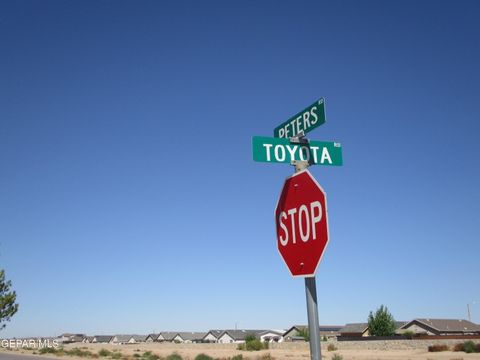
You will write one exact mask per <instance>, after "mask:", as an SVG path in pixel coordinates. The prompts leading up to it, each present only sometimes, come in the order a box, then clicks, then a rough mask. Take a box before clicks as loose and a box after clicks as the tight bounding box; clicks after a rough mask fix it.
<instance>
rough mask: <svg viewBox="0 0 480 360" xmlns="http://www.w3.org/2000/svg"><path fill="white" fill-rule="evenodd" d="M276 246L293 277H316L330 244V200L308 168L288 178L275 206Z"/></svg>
mask: <svg viewBox="0 0 480 360" xmlns="http://www.w3.org/2000/svg"><path fill="white" fill-rule="evenodd" d="M275 223H276V228H277V246H278V251H279V252H280V255H281V256H282V258H283V260H284V261H285V263H286V264H287V267H288V269H289V270H290V272H291V273H292V275H293V276H314V275H315V270H316V269H317V266H318V264H319V263H320V259H321V258H322V254H323V252H324V250H325V247H326V246H327V244H328V220H327V199H326V195H325V192H324V191H323V189H322V187H321V186H320V184H319V183H318V182H317V181H316V180H315V179H314V178H313V176H312V175H311V174H310V172H309V171H308V170H303V171H301V172H298V173H296V174H294V175H293V176H291V177H289V178H287V180H285V184H284V185H283V189H282V192H281V194H280V198H279V199H278V203H277V207H276V208H275Z"/></svg>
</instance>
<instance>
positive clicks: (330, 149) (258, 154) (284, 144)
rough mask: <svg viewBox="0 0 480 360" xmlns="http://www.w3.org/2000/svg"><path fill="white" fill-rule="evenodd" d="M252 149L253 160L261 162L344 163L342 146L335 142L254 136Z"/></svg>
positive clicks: (332, 164)
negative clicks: (303, 141) (302, 141)
mask: <svg viewBox="0 0 480 360" xmlns="http://www.w3.org/2000/svg"><path fill="white" fill-rule="evenodd" d="M252 149H253V160H255V161H260V162H277V163H291V162H292V161H294V160H296V161H308V162H309V163H310V164H312V165H330V166H340V165H342V163H343V160H342V147H341V145H340V144H339V143H335V142H326V141H310V142H308V143H291V142H290V140H289V139H279V138H271V137H264V136H254V137H253V138H252Z"/></svg>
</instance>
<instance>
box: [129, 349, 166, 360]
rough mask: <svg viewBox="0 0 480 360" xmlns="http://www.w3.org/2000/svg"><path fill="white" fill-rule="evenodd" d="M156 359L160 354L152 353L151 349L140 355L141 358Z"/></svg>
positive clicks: (143, 359)
mask: <svg viewBox="0 0 480 360" xmlns="http://www.w3.org/2000/svg"><path fill="white" fill-rule="evenodd" d="M135 355H138V354H135ZM135 355H134V356H135ZM158 359H160V356H158V355H156V354H154V353H152V352H151V351H145V352H144V353H143V355H142V360H158Z"/></svg>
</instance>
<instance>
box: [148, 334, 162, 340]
mask: <svg viewBox="0 0 480 360" xmlns="http://www.w3.org/2000/svg"><path fill="white" fill-rule="evenodd" d="M158 335H159V334H148V335H147V336H146V337H145V340H147V339H148V338H151V339H152V340H157V338H158Z"/></svg>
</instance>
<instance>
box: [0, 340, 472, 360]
mask: <svg viewBox="0 0 480 360" xmlns="http://www.w3.org/2000/svg"><path fill="white" fill-rule="evenodd" d="M281 345H285V346H279V347H278V348H277V347H276V348H273V349H269V350H262V351H255V352H249V351H239V350H237V349H236V345H234V344H171V343H163V344H162V343H153V344H134V345H110V344H69V345H66V346H65V349H66V350H69V349H72V348H83V349H84V350H87V349H88V350H90V351H91V352H93V353H98V351H99V350H101V349H107V350H110V351H119V352H121V353H122V355H123V356H125V357H129V358H132V359H133V355H134V354H140V355H141V354H143V353H144V352H146V351H151V352H153V353H154V354H157V355H159V356H162V357H166V356H168V355H170V354H172V353H177V354H179V355H181V356H182V357H183V359H185V360H194V359H195V356H197V355H198V354H201V353H203V354H207V355H210V356H212V357H214V358H218V359H228V358H231V357H232V356H235V355H238V354H242V356H243V359H245V360H270V359H275V360H295V359H303V360H305V359H309V358H310V353H309V348H308V344H300V346H299V345H295V346H289V345H290V344H281ZM3 351H7V350H3ZM12 353H13V352H12ZM14 353H17V354H18V353H23V354H32V351H28V350H21V351H15V352H14ZM334 354H338V355H340V356H342V358H343V360H377V359H378V360H461V359H462V360H469V359H478V360H480V354H479V353H477V354H466V353H464V352H452V351H446V352H440V353H430V352H428V351H427V350H426V349H425V350H364V349H358V350H355V349H348V350H336V351H327V349H326V347H325V348H323V347H322V358H323V359H327V360H329V359H332V357H333V356H334ZM50 357H52V355H50ZM53 357H55V356H53ZM57 358H58V357H57ZM0 359H1V355H0ZM65 359H71V360H79V359H83V360H85V359H87V358H75V357H71V356H68V357H65ZM100 359H106V360H109V359H108V358H100Z"/></svg>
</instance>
